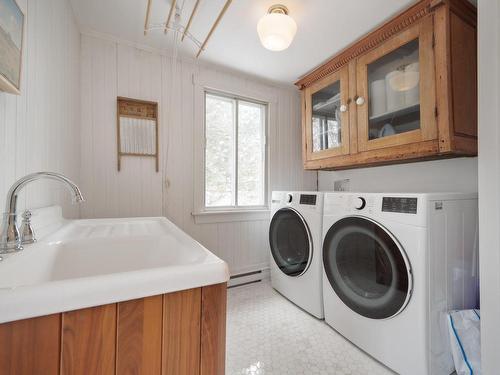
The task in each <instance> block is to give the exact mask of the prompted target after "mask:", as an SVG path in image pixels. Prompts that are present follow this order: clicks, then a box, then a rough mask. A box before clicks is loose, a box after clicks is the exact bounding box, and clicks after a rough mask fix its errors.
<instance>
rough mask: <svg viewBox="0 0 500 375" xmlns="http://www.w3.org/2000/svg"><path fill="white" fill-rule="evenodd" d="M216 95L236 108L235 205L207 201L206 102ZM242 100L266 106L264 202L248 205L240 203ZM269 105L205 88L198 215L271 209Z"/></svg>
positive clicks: (264, 117) (264, 118)
mask: <svg viewBox="0 0 500 375" xmlns="http://www.w3.org/2000/svg"><path fill="white" fill-rule="evenodd" d="M209 95H211V96H215V97H221V98H226V99H229V100H232V101H233V102H234V104H235V110H234V128H233V131H234V140H233V142H234V148H233V165H234V167H233V172H234V182H233V189H234V197H233V198H234V203H235V204H234V205H229V206H207V203H206V177H207V176H206V151H207V150H206V147H207V134H206V132H207V126H206V103H207V96H209ZM240 102H247V103H251V104H256V105H259V106H262V107H263V108H264V116H263V120H264V124H263V129H262V134H263V137H264V139H263V143H262V152H263V156H264V157H263V166H262V167H263V168H262V172H263V179H264V184H263V191H262V194H263V204H262V205H248V206H241V205H238V173H239V169H238V141H239V139H238V129H239V103H240ZM269 105H270V103H269V102H268V101H265V100H258V99H254V98H249V97H246V96H243V95H236V94H232V93H228V92H224V91H221V90H214V89H208V88H204V90H203V150H202V153H203V157H202V159H203V160H202V169H203V189H202V193H203V197H202V207H201V212H197V215H204V214H213V213H232V214H244V213H245V212H255V213H258V212H262V211H265V212H266V213H267V211H268V210H269V203H268V200H269V192H268V190H269V149H268V138H269V137H268V132H269V117H270V116H269V112H270V111H269Z"/></svg>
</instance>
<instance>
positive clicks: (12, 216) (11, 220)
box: [0, 172, 85, 254]
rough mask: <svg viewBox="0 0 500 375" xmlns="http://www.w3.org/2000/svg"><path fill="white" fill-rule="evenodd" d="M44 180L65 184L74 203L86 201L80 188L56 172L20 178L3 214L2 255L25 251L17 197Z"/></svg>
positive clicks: (9, 195) (0, 235) (0, 240)
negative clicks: (23, 190) (19, 225)
mask: <svg viewBox="0 0 500 375" xmlns="http://www.w3.org/2000/svg"><path fill="white" fill-rule="evenodd" d="M44 178H48V179H51V180H57V181H61V182H63V183H65V185H66V186H67V187H68V188H69V189H70V190H71V192H72V193H73V202H74V203H80V202H83V201H85V199H84V198H83V195H82V193H81V191H80V189H79V188H78V186H76V184H75V183H74V182H72V181H71V180H70V179H69V178H67V177H65V176H63V175H62V174H59V173H54V172H37V173H32V174H29V175H27V176H24V177H22V178H20V179H19V180H17V181H16V182H15V183H14V184H13V185H12V186H11V188H10V189H9V192H8V193H7V201H6V204H5V213H4V214H3V221H2V226H1V229H0V254H4V253H10V252H15V251H19V250H22V249H23V246H22V243H21V242H22V241H21V240H22V239H21V235H20V232H19V228H18V226H17V195H18V194H19V191H20V190H21V189H22V188H23V187H24V186H26V185H27V184H28V183H30V182H32V181H36V180H40V179H44Z"/></svg>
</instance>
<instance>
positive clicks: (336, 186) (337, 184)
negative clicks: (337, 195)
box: [333, 178, 350, 191]
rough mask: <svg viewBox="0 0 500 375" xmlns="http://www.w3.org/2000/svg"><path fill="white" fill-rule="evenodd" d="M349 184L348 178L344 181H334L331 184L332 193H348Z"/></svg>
mask: <svg viewBox="0 0 500 375" xmlns="http://www.w3.org/2000/svg"><path fill="white" fill-rule="evenodd" d="M349 182H350V180H349V179H348V178H346V179H344V180H336V181H334V182H333V190H334V191H349Z"/></svg>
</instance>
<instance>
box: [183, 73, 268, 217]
mask: <svg viewBox="0 0 500 375" xmlns="http://www.w3.org/2000/svg"><path fill="white" fill-rule="evenodd" d="M217 78H220V77H217ZM242 81H243V82H244V80H241V79H237V78H235V79H234V80H231V79H227V80H220V79H214V78H212V77H200V76H197V75H194V76H193V84H194V109H195V110H194V132H193V133H194V134H193V137H194V207H193V208H194V210H193V212H192V215H193V216H194V219H195V222H196V223H197V224H204V223H220V222H233V221H261V220H266V219H269V215H270V210H269V207H270V206H269V200H270V197H271V190H270V148H269V145H270V142H269V135H270V130H271V127H272V126H273V124H274V121H275V118H276V107H277V105H276V104H277V97H276V96H275V95H272V93H271V95H270V93H269V92H268V91H269V90H264V88H263V89H262V90H258V89H252V88H249V87H247V85H242V84H241V82H242ZM241 86H243V87H241ZM206 92H208V93H213V94H217V93H220V94H221V95H226V96H235V97H238V98H240V99H243V100H244V99H248V100H250V101H255V102H261V103H267V123H266V131H265V137H266V143H265V153H266V167H265V173H266V182H265V205H264V206H257V207H244V208H243V207H214V208H206V207H205V93H206Z"/></svg>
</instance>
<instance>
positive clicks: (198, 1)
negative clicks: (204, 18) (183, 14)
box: [181, 0, 200, 42]
mask: <svg viewBox="0 0 500 375" xmlns="http://www.w3.org/2000/svg"><path fill="white" fill-rule="evenodd" d="M199 4H200V0H196V3H194V7H193V11H192V12H191V15H190V16H189V21H188V23H187V25H186V28H185V29H184V32H183V33H182V38H181V42H183V41H184V38H185V37H186V33H187V32H188V30H189V27H190V26H191V22H192V21H193V18H194V14H195V13H196V10H197V9H198V5H199Z"/></svg>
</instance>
